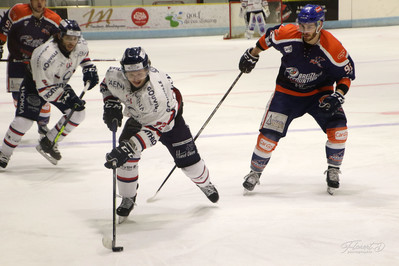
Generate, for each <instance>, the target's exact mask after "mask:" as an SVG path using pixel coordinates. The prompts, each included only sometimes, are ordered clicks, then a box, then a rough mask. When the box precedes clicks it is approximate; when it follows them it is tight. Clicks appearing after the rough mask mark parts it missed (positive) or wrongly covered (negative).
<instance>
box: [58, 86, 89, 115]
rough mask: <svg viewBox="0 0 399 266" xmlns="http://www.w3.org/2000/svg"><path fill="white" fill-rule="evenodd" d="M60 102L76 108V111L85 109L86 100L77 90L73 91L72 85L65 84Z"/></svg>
mask: <svg viewBox="0 0 399 266" xmlns="http://www.w3.org/2000/svg"><path fill="white" fill-rule="evenodd" d="M58 101H59V102H61V103H63V104H65V105H66V106H68V107H69V108H71V109H73V108H74V109H75V111H82V110H84V109H85V103H86V102H85V101H83V100H82V99H80V98H79V97H78V96H77V95H76V94H75V92H74V91H73V89H72V87H71V86H70V85H68V84H67V85H65V87H64V93H63V94H62V95H61V97H60V99H59V100H58Z"/></svg>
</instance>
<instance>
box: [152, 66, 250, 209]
mask: <svg viewBox="0 0 399 266" xmlns="http://www.w3.org/2000/svg"><path fill="white" fill-rule="evenodd" d="M243 73H244V72H240V74H238V76H237V77H236V79H235V80H234V82H233V84H231V86H230V88H229V89H228V90H227V91H226V93H225V94H224V96H223V97H222V99H221V100H220V102H219V103H218V105H217V106H216V107H215V109H213V112H212V113H211V115H210V116H209V117H208V119H207V120H206V121H205V123H204V124H203V125H202V127H201V129H200V130H199V131H198V133H197V135H196V136H195V137H194V141H195V140H196V139H197V138H198V137H199V135H200V134H201V133H202V131H203V130H204V129H205V127H206V126H207V125H208V123H209V121H210V120H211V119H212V117H213V116H214V115H215V113H216V111H217V110H218V109H219V107H220V105H222V103H223V102H224V100H225V99H226V97H227V95H229V93H230V91H231V90H232V89H233V87H234V86H235V85H236V83H237V81H238V80H239V79H240V77H241V75H242V74H243ZM176 167H177V166H176V165H175V166H173V168H172V170H171V171H170V172H169V174H168V176H167V177H166V178H165V180H164V181H163V182H162V184H161V186H160V187H159V188H158V190H157V191H156V192H155V194H154V196H152V197H151V198H149V199H147V202H151V201H154V200H155V197H156V196H157V194H158V192H159V191H160V190H161V188H162V187H163V185H164V184H165V183H166V181H167V180H168V179H169V177H170V176H171V175H172V173H173V172H174V171H175V169H176Z"/></svg>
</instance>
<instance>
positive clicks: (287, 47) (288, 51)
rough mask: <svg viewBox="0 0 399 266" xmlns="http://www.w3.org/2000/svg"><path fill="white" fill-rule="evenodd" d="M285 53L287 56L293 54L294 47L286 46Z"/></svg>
mask: <svg viewBox="0 0 399 266" xmlns="http://www.w3.org/2000/svg"><path fill="white" fill-rule="evenodd" d="M284 52H286V53H287V54H289V53H292V45H288V46H284Z"/></svg>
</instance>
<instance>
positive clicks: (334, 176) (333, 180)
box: [324, 166, 341, 195]
mask: <svg viewBox="0 0 399 266" xmlns="http://www.w3.org/2000/svg"><path fill="white" fill-rule="evenodd" d="M340 173H341V171H340V170H339V168H338V167H332V166H329V167H328V169H327V170H326V171H325V172H324V174H327V178H326V181H327V192H328V194H330V195H334V192H335V190H336V189H338V188H339V174H340Z"/></svg>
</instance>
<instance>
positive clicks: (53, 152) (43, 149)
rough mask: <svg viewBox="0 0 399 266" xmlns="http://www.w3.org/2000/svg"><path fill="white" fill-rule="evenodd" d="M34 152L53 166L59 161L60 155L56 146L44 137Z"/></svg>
mask: <svg viewBox="0 0 399 266" xmlns="http://www.w3.org/2000/svg"><path fill="white" fill-rule="evenodd" d="M36 150H37V151H38V152H39V153H40V154H41V155H43V157H44V158H46V159H47V160H48V161H49V162H50V163H52V164H54V165H56V164H57V163H58V161H59V160H61V153H60V152H59V151H58V148H57V145H53V143H52V142H51V141H50V140H49V139H48V138H47V137H44V138H42V139H41V140H40V141H39V145H37V146H36Z"/></svg>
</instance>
